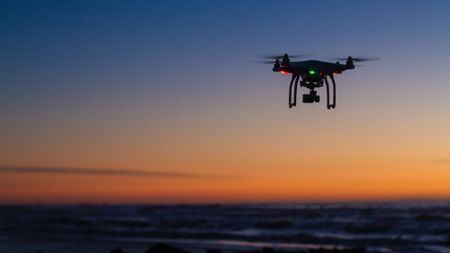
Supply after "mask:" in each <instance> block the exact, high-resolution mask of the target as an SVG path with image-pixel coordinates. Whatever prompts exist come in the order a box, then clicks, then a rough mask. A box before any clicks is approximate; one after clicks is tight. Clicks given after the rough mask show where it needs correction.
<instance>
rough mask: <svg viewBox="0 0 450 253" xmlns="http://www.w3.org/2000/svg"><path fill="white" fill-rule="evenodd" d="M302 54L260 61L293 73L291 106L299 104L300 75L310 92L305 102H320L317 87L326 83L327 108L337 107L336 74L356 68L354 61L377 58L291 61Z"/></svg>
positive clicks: (267, 57)
mask: <svg viewBox="0 0 450 253" xmlns="http://www.w3.org/2000/svg"><path fill="white" fill-rule="evenodd" d="M302 56H303V55H293V56H289V55H288V54H284V55H271V56H263V57H262V58H264V59H268V60H266V61H259V62H260V63H267V64H273V69H272V70H273V71H274V72H279V73H281V74H292V78H291V82H290V85H289V108H292V107H293V106H296V105H297V87H298V84H299V80H300V77H301V78H302V80H301V81H300V87H306V88H308V89H309V94H308V93H306V94H303V103H319V102H320V96H319V95H317V91H316V90H315V89H316V88H320V87H323V85H324V83H325V85H326V88H327V109H331V108H333V109H334V108H336V81H335V79H334V76H335V75H337V74H341V73H342V72H344V71H346V70H348V69H354V68H355V65H354V64H353V63H354V62H364V61H371V60H376V59H377V58H374V57H361V58H353V57H351V56H349V57H347V58H334V59H336V60H338V61H337V62H335V63H333V62H325V61H318V60H307V61H294V62H291V61H290V58H298V57H302ZM280 59H281V61H280ZM269 60H270V61H269ZM339 61H345V64H341V63H340V62H339ZM328 78H330V80H331V82H332V84H333V101H332V102H331V103H330V85H329V83H328Z"/></svg>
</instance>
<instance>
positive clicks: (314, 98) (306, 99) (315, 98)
mask: <svg viewBox="0 0 450 253" xmlns="http://www.w3.org/2000/svg"><path fill="white" fill-rule="evenodd" d="M319 102H320V96H319V95H317V91H311V92H310V93H309V94H303V103H319Z"/></svg>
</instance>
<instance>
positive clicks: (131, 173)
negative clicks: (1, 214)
mask: <svg viewBox="0 0 450 253" xmlns="http://www.w3.org/2000/svg"><path fill="white" fill-rule="evenodd" d="M0 173H36V174H67V175H86V176H128V177H163V178H204V177H218V176H213V175H206V174H190V173H180V172H167V171H145V170H129V169H112V168H69V167H36V166H0Z"/></svg>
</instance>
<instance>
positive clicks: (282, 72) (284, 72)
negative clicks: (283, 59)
mask: <svg viewBox="0 0 450 253" xmlns="http://www.w3.org/2000/svg"><path fill="white" fill-rule="evenodd" d="M280 73H281V74H283V75H286V74H289V73H288V72H286V71H283V70H282V71H280Z"/></svg>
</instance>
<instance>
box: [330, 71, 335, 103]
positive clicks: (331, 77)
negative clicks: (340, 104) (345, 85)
mask: <svg viewBox="0 0 450 253" xmlns="http://www.w3.org/2000/svg"><path fill="white" fill-rule="evenodd" d="M330 79H331V81H332V82H333V104H332V105H330V106H331V108H333V109H334V108H336V81H335V80H334V76H333V75H332V74H331V75H330Z"/></svg>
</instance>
